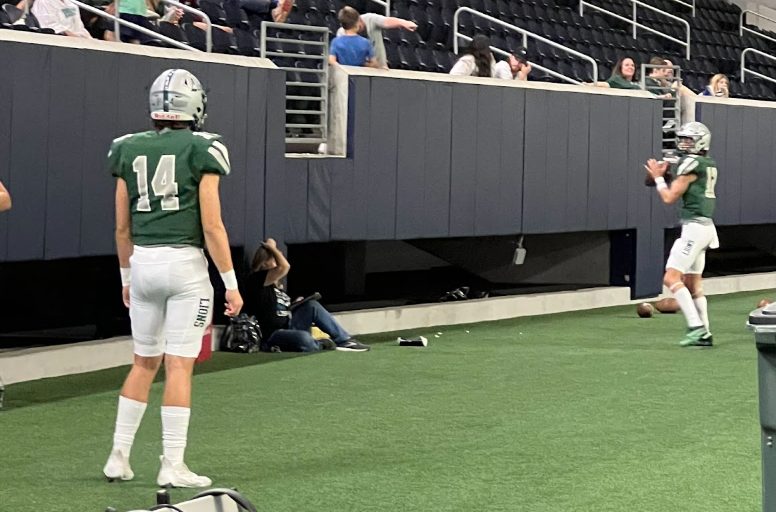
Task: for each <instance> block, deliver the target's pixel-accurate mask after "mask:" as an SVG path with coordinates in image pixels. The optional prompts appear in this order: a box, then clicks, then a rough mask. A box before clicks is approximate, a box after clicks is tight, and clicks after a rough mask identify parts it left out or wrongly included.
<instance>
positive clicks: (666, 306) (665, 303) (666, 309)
mask: <svg viewBox="0 0 776 512" xmlns="http://www.w3.org/2000/svg"><path fill="white" fill-rule="evenodd" d="M655 309H657V310H658V311H660V312H661V313H663V314H671V313H676V312H677V311H679V303H678V302H676V299H673V298H667V299H663V300H659V301H657V302H655Z"/></svg>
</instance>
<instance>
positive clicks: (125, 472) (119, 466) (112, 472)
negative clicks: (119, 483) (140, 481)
mask: <svg viewBox="0 0 776 512" xmlns="http://www.w3.org/2000/svg"><path fill="white" fill-rule="evenodd" d="M102 472H103V474H104V475H105V478H107V479H108V482H113V481H114V480H132V479H133V478H135V474H134V473H133V472H132V468H131V467H129V459H127V458H126V457H124V454H123V453H121V452H120V451H119V450H113V451H112V452H110V457H108V462H107V463H106V464H105V467H104V468H103V469H102Z"/></svg>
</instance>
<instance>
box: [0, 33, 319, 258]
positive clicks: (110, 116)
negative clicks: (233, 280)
mask: <svg viewBox="0 0 776 512" xmlns="http://www.w3.org/2000/svg"><path fill="white" fill-rule="evenodd" d="M9 34H10V35H9ZM28 37H29V36H26V35H24V34H17V33H13V32H8V33H6V34H5V35H0V55H2V56H3V57H2V61H3V77H2V80H0V108H2V109H3V112H5V113H6V115H3V116H0V179H1V180H2V181H3V182H4V183H5V184H6V185H7V186H8V187H9V189H10V191H11V195H12V197H13V202H14V204H13V209H12V210H11V211H10V212H9V213H8V214H5V215H2V216H0V261H20V260H43V259H58V258H70V257H79V256H102V255H110V254H113V253H115V244H114V241H113V231H114V220H113V219H114V214H113V208H114V206H113V198H114V188H115V185H114V180H113V179H112V178H111V176H110V175H109V173H108V171H107V169H106V156H107V152H108V148H109V146H110V143H111V141H112V140H113V139H114V138H117V137H120V136H122V135H125V134H126V133H131V132H138V131H143V130H147V129H149V128H150V120H149V119H148V107H147V104H148V88H149V86H150V84H151V83H152V81H153V79H154V78H156V76H158V75H159V74H160V73H161V72H162V71H164V70H165V69H169V68H171V67H184V68H186V69H188V70H190V71H191V72H193V73H194V74H195V75H197V77H198V78H200V80H201V81H202V82H203V84H204V85H205V87H206V89H207V90H208V96H209V102H208V106H209V108H208V120H207V123H206V129H207V130H208V131H212V132H215V133H219V134H221V135H222V136H223V137H224V141H225V143H226V145H227V147H228V148H229V150H230V154H231V161H232V169H233V172H232V175H231V176H229V177H227V178H226V179H224V180H223V181H222V185H221V188H222V197H223V198H224V199H223V200H222V210H223V217H224V222H225V224H226V225H227V228H228V230H229V235H230V240H231V242H232V243H233V245H235V246H245V247H246V248H247V249H248V250H249V251H252V250H253V249H255V248H256V247H257V246H258V244H259V243H260V241H261V240H262V239H263V238H264V236H265V228H266V227H269V228H273V227H275V226H273V225H272V224H271V222H270V223H269V225H268V226H265V218H264V214H265V209H266V208H267V207H268V208H270V209H271V210H272V211H274V212H278V211H283V203H284V200H285V189H284V188H283V187H284V185H283V178H284V176H285V172H284V171H285V157H284V152H285V143H284V140H283V125H284V122H285V114H284V105H283V102H282V101H275V100H274V98H281V97H282V96H283V95H284V91H285V75H284V73H283V72H282V71H279V70H276V69H275V68H274V66H272V65H271V64H270V63H268V61H265V60H260V59H247V58H242V57H230V56H223V55H220V56H210V55H205V54H194V53H193V52H185V51H179V50H167V49H160V48H148V47H144V48H139V47H132V45H123V46H116V47H111V49H112V50H113V51H105V45H104V43H99V42H90V41H72V40H69V39H68V38H59V37H56V38H55V37H47V36H34V37H33V39H31V40H30V41H26V39H25V38H28ZM35 37H37V39H35ZM16 39H18V40H16ZM49 41H50V44H46V43H47V42H49ZM267 168H271V169H272V173H269V174H268V176H265V169H267ZM268 190H269V191H270V193H267V191H268ZM265 203H267V204H265ZM280 222H281V224H280V225H279V227H278V228H277V229H275V230H274V231H273V232H274V233H275V236H278V237H282V235H283V231H284V229H285V226H283V225H282V222H283V221H282V220H281V221H280ZM316 233H318V234H319V233H320V230H318V231H316ZM305 236H306V234H305Z"/></svg>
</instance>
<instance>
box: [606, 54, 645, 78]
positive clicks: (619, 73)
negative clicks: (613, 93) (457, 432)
mask: <svg viewBox="0 0 776 512" xmlns="http://www.w3.org/2000/svg"><path fill="white" fill-rule="evenodd" d="M627 59H630V60H632V61H633V68H634V69H633V76H632V77H631V78H630V81H631V82H635V81H637V80H638V79H639V70H638V68H637V67H636V61H635V60H633V59H631V58H630V57H623V58H621V59H620V60H618V61H617V64H615V65H614V69H613V70H612V75H617V76H620V77H622V78H625V76H624V75H623V74H622V63H623V62H625V61H626V60H627ZM625 79H626V80H628V79H627V78H625Z"/></svg>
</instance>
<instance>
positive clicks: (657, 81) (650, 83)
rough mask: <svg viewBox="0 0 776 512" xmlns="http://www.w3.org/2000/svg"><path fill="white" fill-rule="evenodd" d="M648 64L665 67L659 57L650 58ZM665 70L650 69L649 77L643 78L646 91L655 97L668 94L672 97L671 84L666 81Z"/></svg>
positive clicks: (664, 63)
mask: <svg viewBox="0 0 776 512" xmlns="http://www.w3.org/2000/svg"><path fill="white" fill-rule="evenodd" d="M649 64H650V65H652V66H665V65H666V61H665V60H663V59H662V58H660V57H652V58H651V59H650V60H649ZM667 71H668V70H667V69H666V68H651V69H650V70H649V75H648V76H646V77H645V79H644V82H645V83H646V85H647V90H648V91H650V92H652V93H655V94H657V95H663V94H668V95H669V96H671V95H672V92H673V91H672V89H671V84H669V83H668V80H667V79H666V76H667Z"/></svg>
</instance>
